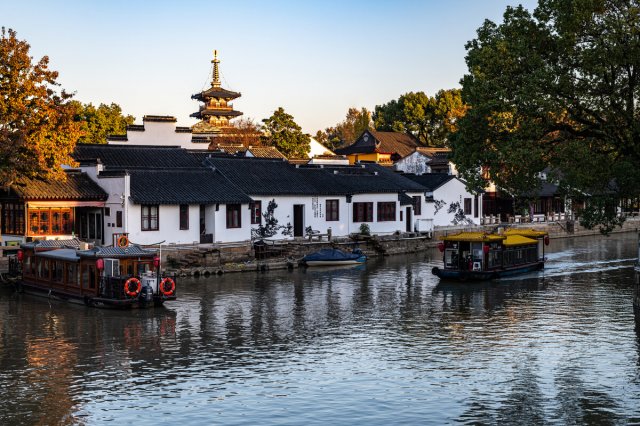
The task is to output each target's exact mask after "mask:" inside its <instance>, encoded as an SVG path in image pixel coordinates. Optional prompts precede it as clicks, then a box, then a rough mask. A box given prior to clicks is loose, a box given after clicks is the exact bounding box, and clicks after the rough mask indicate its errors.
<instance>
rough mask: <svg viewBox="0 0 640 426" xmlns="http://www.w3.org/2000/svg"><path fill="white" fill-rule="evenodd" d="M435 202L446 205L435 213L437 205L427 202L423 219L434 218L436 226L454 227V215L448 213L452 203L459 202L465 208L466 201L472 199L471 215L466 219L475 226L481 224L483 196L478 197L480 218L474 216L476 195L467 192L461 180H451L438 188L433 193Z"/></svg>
mask: <svg viewBox="0 0 640 426" xmlns="http://www.w3.org/2000/svg"><path fill="white" fill-rule="evenodd" d="M433 198H434V200H441V201H444V202H445V203H446V204H445V205H444V206H443V207H442V208H441V209H440V210H439V211H438V212H437V213H435V203H434V202H427V203H426V209H425V210H424V212H425V214H423V216H422V218H423V219H428V218H433V224H434V226H451V225H453V217H454V214H453V213H447V211H448V209H449V206H450V205H451V203H455V202H458V203H460V207H461V208H464V199H465V198H471V214H468V215H466V217H467V218H468V219H470V220H472V221H473V223H474V224H476V225H479V224H480V218H481V217H482V196H479V197H478V209H479V212H478V217H475V216H474V208H475V205H474V204H475V203H474V198H475V197H474V195H473V194H471V193H470V192H468V191H467V189H466V186H465V184H464V182H462V181H460V180H459V179H451V180H450V181H449V182H447V183H445V184H444V185H442V186H441V187H439V188H437V189H436V190H435V191H434V193H433Z"/></svg>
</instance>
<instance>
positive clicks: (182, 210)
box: [178, 204, 189, 231]
mask: <svg viewBox="0 0 640 426" xmlns="http://www.w3.org/2000/svg"><path fill="white" fill-rule="evenodd" d="M178 209H179V221H180V230H181V231H186V230H188V229H189V204H180V205H179V207H178Z"/></svg>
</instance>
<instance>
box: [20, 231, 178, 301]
mask: <svg viewBox="0 0 640 426" xmlns="http://www.w3.org/2000/svg"><path fill="white" fill-rule="evenodd" d="M79 246H80V243H79V241H78V240H75V239H74V240H54V241H35V242H31V243H25V244H22V246H21V250H20V251H19V252H18V255H17V257H18V260H19V261H20V266H21V271H22V279H21V280H20V281H19V287H20V288H21V289H22V290H24V291H25V292H28V293H34V294H44V295H47V296H49V297H55V298H57V299H62V300H69V301H74V302H79V303H84V304H86V305H88V306H101V307H117V308H128V307H146V306H153V305H161V304H163V303H164V302H165V301H167V300H175V299H176V285H175V277H159V276H158V272H159V266H160V261H159V258H158V257H157V256H156V254H155V252H152V251H149V250H144V249H142V248H140V247H139V246H135V245H131V246H128V247H96V248H93V249H90V250H79Z"/></svg>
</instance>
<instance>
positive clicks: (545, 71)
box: [452, 0, 640, 230]
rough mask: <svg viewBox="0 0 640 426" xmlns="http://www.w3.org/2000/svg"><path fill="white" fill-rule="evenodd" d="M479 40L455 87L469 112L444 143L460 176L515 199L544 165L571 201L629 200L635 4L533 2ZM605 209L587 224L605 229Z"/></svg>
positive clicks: (638, 54)
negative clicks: (585, 196) (449, 143)
mask: <svg viewBox="0 0 640 426" xmlns="http://www.w3.org/2000/svg"><path fill="white" fill-rule="evenodd" d="M477 34H478V36H477V38H476V39H474V40H472V41H470V42H469V43H468V44H467V46H466V47H467V50H468V54H467V58H466V61H467V65H468V67H469V73H468V74H467V75H465V76H464V77H463V79H462V87H463V99H464V101H465V102H466V103H468V104H470V105H472V108H471V109H470V110H469V112H468V113H467V114H466V116H465V117H464V118H462V119H461V120H460V121H459V123H458V124H459V132H458V133H457V134H456V135H455V137H454V138H453V140H452V148H453V150H454V156H453V161H454V162H455V163H456V166H457V168H458V170H459V171H460V172H461V174H462V176H463V178H465V179H466V180H467V181H468V182H470V183H471V185H472V186H473V187H474V188H475V189H480V188H482V187H483V186H484V185H485V183H486V181H485V179H484V178H489V179H490V180H492V181H494V182H495V183H496V184H497V185H498V186H500V187H502V188H504V189H507V190H508V191H510V192H511V193H513V194H522V193H526V192H528V191H531V189H533V188H535V187H536V186H537V185H539V183H540V182H539V179H538V176H539V173H540V172H541V171H542V170H544V169H545V168H547V167H549V168H550V169H551V170H552V171H554V172H555V178H557V179H558V180H559V181H560V182H561V184H562V186H563V187H564V188H566V190H567V191H568V192H569V193H570V194H574V195H576V196H577V195H579V194H585V193H586V194H591V195H592V196H593V197H597V198H608V199H612V198H618V197H633V196H637V195H638V192H639V190H640V185H639V184H640V168H638V167H637V165H638V164H640V122H639V121H638V118H639V115H638V107H637V105H638V100H639V95H640V84H639V83H640V80H639V76H638V72H639V71H640V9H639V5H638V1H637V0H540V2H539V4H538V7H537V8H536V9H535V11H534V12H533V13H530V12H529V11H527V10H525V9H524V8H523V7H521V6H520V7H517V8H512V7H508V8H507V10H506V12H505V14H504V22H503V23H502V24H500V25H497V24H495V23H493V22H491V21H485V23H484V24H483V25H482V26H481V27H480V28H479V29H478V32H477ZM481 169H483V170H484V171H485V172H488V175H487V174H484V175H483V174H482V173H481ZM607 205H608V206H611V205H614V206H615V203H613V204H612V203H610V202H609V203H607V202H604V201H602V200H601V199H600V200H597V201H594V202H593V203H591V206H592V207H593V208H599V209H600V212H599V214H593V213H590V214H585V215H584V217H585V218H592V219H593V220H591V221H590V223H589V221H587V223H585V224H587V225H594V224H597V223H600V224H602V225H604V229H605V230H606V229H610V228H611V225H612V224H613V223H616V221H617V219H616V218H615V208H613V209H612V208H609V209H607V211H606V212H605V211H603V210H602V206H607ZM598 206H600V207H598ZM603 213H604V215H603Z"/></svg>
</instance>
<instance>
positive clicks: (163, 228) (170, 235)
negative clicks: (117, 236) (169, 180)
mask: <svg viewBox="0 0 640 426" xmlns="http://www.w3.org/2000/svg"><path fill="white" fill-rule="evenodd" d="M141 209H142V206H141V205H140V204H132V203H130V204H129V206H128V210H127V213H128V232H129V240H130V241H131V242H132V243H136V244H154V243H159V242H161V241H164V243H165V244H170V243H175V244H193V243H194V242H198V243H199V242H200V230H199V224H198V219H199V217H200V213H199V205H195V204H194V205H190V206H189V229H186V230H181V229H180V206H179V205H177V204H176V205H160V210H159V218H158V220H159V226H158V230H157V231H143V230H142V229H141V226H142V220H141Z"/></svg>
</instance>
